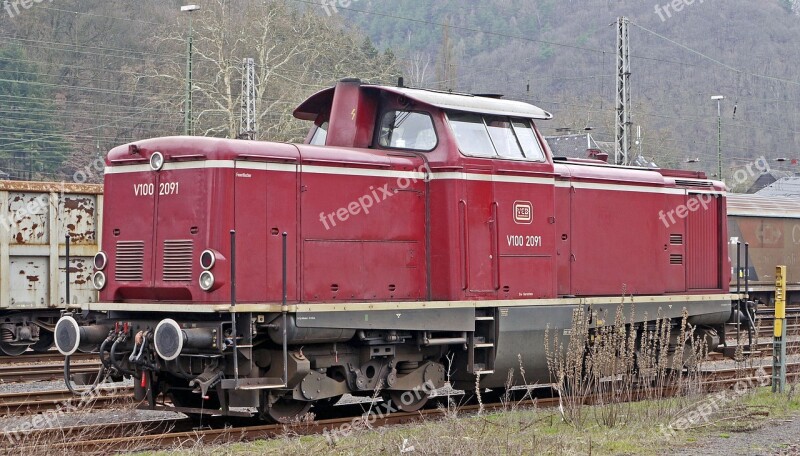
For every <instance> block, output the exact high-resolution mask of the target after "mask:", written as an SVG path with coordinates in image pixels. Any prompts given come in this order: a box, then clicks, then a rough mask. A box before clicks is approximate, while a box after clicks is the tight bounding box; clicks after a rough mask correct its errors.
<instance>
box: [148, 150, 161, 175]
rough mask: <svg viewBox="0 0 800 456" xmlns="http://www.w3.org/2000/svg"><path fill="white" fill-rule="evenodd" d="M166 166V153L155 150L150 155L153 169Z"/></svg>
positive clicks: (156, 169)
mask: <svg viewBox="0 0 800 456" xmlns="http://www.w3.org/2000/svg"><path fill="white" fill-rule="evenodd" d="M163 166H164V155H162V154H161V152H153V155H151V156H150V168H151V169H152V170H153V171H158V170H160V169H161V168H162V167H163Z"/></svg>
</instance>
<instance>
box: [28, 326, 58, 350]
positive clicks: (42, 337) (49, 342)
mask: <svg viewBox="0 0 800 456" xmlns="http://www.w3.org/2000/svg"><path fill="white" fill-rule="evenodd" d="M53 343H55V336H54V335H53V333H51V332H50V331H45V330H41V331H39V341H38V342H36V343H35V344H33V345H31V350H33V351H35V352H36V353H45V352H47V351H48V350H50V349H51V348H53Z"/></svg>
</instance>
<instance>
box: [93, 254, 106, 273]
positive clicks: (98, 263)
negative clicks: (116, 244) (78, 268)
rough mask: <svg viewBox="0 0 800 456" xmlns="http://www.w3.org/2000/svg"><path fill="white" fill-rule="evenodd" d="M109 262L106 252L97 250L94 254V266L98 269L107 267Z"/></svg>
mask: <svg viewBox="0 0 800 456" xmlns="http://www.w3.org/2000/svg"><path fill="white" fill-rule="evenodd" d="M107 264H108V256H107V255H106V254H105V252H97V253H96V254H95V256H94V268H95V269H97V270H98V271H102V270H103V269H105V268H106V265H107Z"/></svg>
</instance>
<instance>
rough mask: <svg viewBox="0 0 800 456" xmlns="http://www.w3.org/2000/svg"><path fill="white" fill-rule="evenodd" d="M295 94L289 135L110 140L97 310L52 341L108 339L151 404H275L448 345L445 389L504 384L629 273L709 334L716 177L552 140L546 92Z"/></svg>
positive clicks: (660, 307) (283, 410) (720, 300)
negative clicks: (597, 154)
mask: <svg viewBox="0 0 800 456" xmlns="http://www.w3.org/2000/svg"><path fill="white" fill-rule="evenodd" d="M295 116H296V117H298V118H300V119H304V120H308V121H312V122H314V127H313V128H312V130H311V132H310V133H309V136H308V139H307V140H306V144H302V145H290V144H278V143H262V142H249V141H238V140H224V139H211V138H195V137H192V138H189V137H175V138H157V139H151V140H145V141H138V142H136V143H133V144H130V145H126V146H122V147H118V148H116V149H114V150H112V151H111V152H110V153H109V155H108V162H107V164H108V168H107V173H106V189H105V192H106V202H107V207H106V209H105V217H104V226H105V234H104V238H103V244H102V245H103V250H104V253H105V258H107V259H108V261H107V262H103V264H101V265H100V266H102V267H101V268H99V270H98V272H97V274H101V277H98V278H96V279H97V280H95V283H97V284H100V285H101V286H102V289H101V292H100V302H99V303H87V304H86V305H83V306H82V310H84V311H89V312H92V311H106V312H108V314H107V317H101V318H99V319H97V321H94V322H91V324H86V322H83V321H81V322H78V321H77V320H76V317H74V316H69V315H68V316H65V317H64V318H63V319H62V321H60V322H59V328H57V343H58V347H59V349H60V350H61V351H62V352H63V353H65V354H69V353H71V352H74V350H75V349H77V348H78V347H86V346H88V345H92V344H94V345H97V344H100V343H103V345H104V346H101V349H100V351H101V354H103V353H105V352H107V351H109V350H110V348H111V347H112V346H114V347H115V349H113V350H110V351H111V352H113V353H116V354H124V356H119V358H120V359H116V358H115V356H117V355H114V356H112V357H111V359H110V361H109V362H110V364H112V365H114V366H115V368H116V369H117V370H118V372H121V373H124V374H126V375H132V376H135V377H137V378H142V377H143V376H144V377H145V379H144V381H142V382H137V384H139V385H146V386H145V387H144V389H142V387H139V391H138V392H137V394H139V396H140V397H149V398H150V399H151V403H154V402H155V398H156V396H157V395H158V394H159V393H165V394H166V395H169V396H171V397H172V400H173V402H174V403H175V404H176V405H180V406H183V407H189V408H191V407H197V406H198V405H203V407H205V408H209V407H210V408H212V409H219V408H221V409H222V410H223V411H225V412H229V409H230V407H235V406H247V407H258V408H259V409H260V410H261V411H262V413H264V414H265V415H268V416H270V417H272V418H273V419H281V418H285V417H287V416H292V415H295V414H297V413H301V412H303V411H304V410H307V409H308V406H309V405H310V404H312V403H313V402H315V401H319V400H321V399H330V398H334V397H338V396H340V395H342V394H345V393H351V394H371V393H372V392H373V390H374V389H375V388H376V386H377V385H382V388H383V389H384V390H386V391H387V392H388V393H389V394H391V395H392V397H393V398H394V399H395V400H396V402H397V401H398V400H400V397H401V396H402V394H403V393H408V392H409V391H416V390H417V389H418V387H419V386H420V385H423V384H429V385H433V386H436V387H438V386H441V385H442V383H443V382H444V371H445V368H444V362H445V359H446V356H447V355H448V354H450V353H452V354H454V355H455V358H454V365H453V366H451V372H452V374H453V375H452V378H453V380H454V382H455V384H456V386H458V387H465V388H469V387H470V385H471V386H472V387H474V384H475V377H474V376H475V375H482V376H483V378H482V380H481V384H482V385H484V386H488V387H501V386H503V385H504V384H505V382H506V377H507V372H508V369H509V368H511V367H514V366H516V365H517V364H518V361H517V356H518V355H523V357H524V359H525V360H526V362H529V363H530V364H529V365H526V366H525V367H526V369H527V370H528V371H529V372H531V373H533V377H534V379H533V380H535V381H544V382H547V381H548V377H549V375H548V372H547V370H546V367H545V366H546V365H545V359H544V358H545V357H544V347H543V337H544V333H545V330H546V328H548V327H549V328H551V330H553V334H555V337H562V334H563V333H565V330H566V329H568V328H569V327H570V324H571V320H572V314H573V311H574V310H575V309H578V308H580V307H586V306H590V305H591V306H594V308H595V309H597V310H598V311H609V310H610V311H611V312H612V313H613V311H614V309H616V306H618V305H619V302H620V296H621V295H623V294H625V295H631V296H632V298H631V299H629V300H630V301H633V302H635V303H636V306H637V309H636V313H637V315H647V314H649V315H651V319H652V316H655V315H657V314H660V315H661V316H663V317H667V318H673V319H674V320H675V324H676V325H677V324H678V323H679V322H680V319H681V316H682V312H683V310H684V309H686V311H687V312H688V314H689V321H690V323H693V324H695V325H697V326H700V327H701V328H700V330H699V331H700V333H702V334H703V335H705V336H707V338H708V339H709V340H716V341H717V342H718V339H716V338H715V337H714V336H715V328H716V327H717V326H719V325H722V324H723V323H724V322H725V321H726V320H727V319H728V318H729V316H730V315H731V300H732V299H733V298H734V297H733V296H732V295H730V294H728V290H727V287H728V284H729V283H730V265H729V263H728V262H727V260H723V258H725V257H726V252H727V250H726V243H727V239H728V236H727V232H726V224H725V210H726V207H725V197H724V186H723V185H722V184H721V183H718V182H712V181H709V180H706V179H705V178H704V176H702V175H700V174H698V173H686V172H679V171H664V170H647V169H630V168H623V167H616V166H609V165H607V164H606V163H602V162H599V161H594V160H585V161H576V160H558V159H554V158H553V157H552V156H551V154H550V152H549V149H548V147H547V145H546V143H545V142H544V141H543V139H542V137H541V136H540V135H539V133H538V131H537V129H536V126H535V122H537V121H540V120H546V119H548V118H550V117H551V116H550V114H549V113H547V112H545V111H543V110H541V109H539V108H536V107H535V106H532V105H528V104H525V103H520V102H513V101H506V100H501V99H497V98H489V97H479V96H471V95H460V94H451V93H442V92H435V91H427V90H419V89H409V88H403V87H385V86H374V85H362V84H361V83H360V82H359V81H357V80H345V81H342V82H340V83H339V84H338V85H337V86H336V87H335V88H331V89H327V90H324V91H322V92H319V93H317V94H316V95H314V96H312V97H311V98H309V99H308V100H307V101H306V102H305V103H303V104H302V105H301V106H300V107H299V108H298V109H297V110H296V111H295ZM232 232H235V244H234V243H233V242H232V239H233V236H232V234H231V233H232ZM234 245H235V246H236V247H234ZM234 266H235V268H234ZM284 277H285V279H284ZM234 285H235V287H234ZM234 288H235V290H234ZM284 288H285V302H284ZM640 320H641V318H640ZM645 323H646V322H644V321H636V322H633V325H632V326H633V327H634V328H636V327H637V325H642V324H645ZM551 337H553V336H552V335H551ZM528 380H531V378H530V374H529V378H528ZM192 390H198V391H201V392H202V395H193V394H192V393H191V391H192ZM209 394H210V395H211V396H210V397H211V399H205V401H206V402H205V403H204V402H203V401H204V400H203V399H201V397H209ZM208 401H210V402H208ZM402 402H403V404H399V405H400V406H401V408H405V409H413V408H415V407H417V406H419V405H421V403H423V402H424V398H419V397H418V398H417V400H415V401H411V402H410V403H405V402H406V401H405V400H404V401H402Z"/></svg>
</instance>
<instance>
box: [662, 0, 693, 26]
mask: <svg viewBox="0 0 800 456" xmlns="http://www.w3.org/2000/svg"><path fill="white" fill-rule="evenodd" d="M703 2H705V0H672V1H671V2H669V3H667V4H666V5H658V4H657V5H656V14H658V17H659V18H660V19H661V22H666V21H667V19H671V18H672V14H673V13H680V12H681V11H683V9H684V8H686V7H687V6H692V5H694V4H695V3H703Z"/></svg>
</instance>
